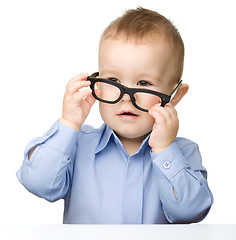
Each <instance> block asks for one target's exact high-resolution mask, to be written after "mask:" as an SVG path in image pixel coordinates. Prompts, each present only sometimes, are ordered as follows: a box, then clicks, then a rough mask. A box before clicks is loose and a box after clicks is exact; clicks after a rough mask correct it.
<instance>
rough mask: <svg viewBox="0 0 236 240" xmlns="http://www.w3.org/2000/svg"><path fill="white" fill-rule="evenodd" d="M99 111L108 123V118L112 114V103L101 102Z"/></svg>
mask: <svg viewBox="0 0 236 240" xmlns="http://www.w3.org/2000/svg"><path fill="white" fill-rule="evenodd" d="M99 111H100V114H101V117H102V119H103V121H104V122H105V123H107V120H108V119H109V118H110V114H109V113H111V112H112V105H111V104H107V103H102V102H99Z"/></svg>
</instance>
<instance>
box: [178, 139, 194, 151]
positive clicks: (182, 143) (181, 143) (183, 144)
mask: <svg viewBox="0 0 236 240" xmlns="http://www.w3.org/2000/svg"><path fill="white" fill-rule="evenodd" d="M175 143H176V144H177V145H178V147H179V148H180V149H183V150H184V149H187V148H198V144H197V143H195V142H193V141H191V140H189V139H187V138H183V137H177V138H176V139H175Z"/></svg>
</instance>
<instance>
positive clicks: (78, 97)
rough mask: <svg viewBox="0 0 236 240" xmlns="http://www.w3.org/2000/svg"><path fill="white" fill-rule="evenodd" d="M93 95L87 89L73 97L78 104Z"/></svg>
mask: <svg viewBox="0 0 236 240" xmlns="http://www.w3.org/2000/svg"><path fill="white" fill-rule="evenodd" d="M91 93H92V90H91V89H85V90H82V91H79V92H77V93H75V94H74V95H73V99H74V100H75V101H76V102H78V103H80V102H81V101H82V100H83V99H84V98H86V97H87V96H88V95H89V94H91Z"/></svg>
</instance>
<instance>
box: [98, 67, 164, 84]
mask: <svg viewBox="0 0 236 240" xmlns="http://www.w3.org/2000/svg"><path fill="white" fill-rule="evenodd" d="M103 74H114V75H119V72H117V71H115V70H110V69H105V70H103V71H102V72H101V75H103ZM146 77H150V78H151V79H153V80H156V81H158V82H160V81H161V79H160V77H159V76H158V75H155V74H151V73H140V74H139V75H138V78H140V79H142V78H144V80H145V78H146Z"/></svg>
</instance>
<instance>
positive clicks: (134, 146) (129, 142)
mask: <svg viewBox="0 0 236 240" xmlns="http://www.w3.org/2000/svg"><path fill="white" fill-rule="evenodd" d="M117 136H118V138H119V139H120V141H121V143H122V145H123V147H124V149H125V150H126V152H127V153H128V154H129V156H131V155H133V154H134V153H136V152H137V151H138V150H139V148H140V146H141V144H142V142H143V140H144V139H145V138H146V137H147V135H145V136H142V137H139V138H125V137H123V136H120V135H117Z"/></svg>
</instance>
